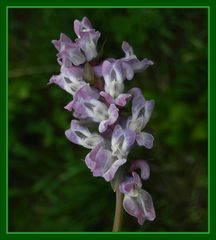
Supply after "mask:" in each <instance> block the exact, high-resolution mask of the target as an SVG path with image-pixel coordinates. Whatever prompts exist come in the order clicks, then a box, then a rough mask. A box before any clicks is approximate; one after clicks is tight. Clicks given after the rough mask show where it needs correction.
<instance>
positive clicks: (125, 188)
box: [119, 172, 142, 197]
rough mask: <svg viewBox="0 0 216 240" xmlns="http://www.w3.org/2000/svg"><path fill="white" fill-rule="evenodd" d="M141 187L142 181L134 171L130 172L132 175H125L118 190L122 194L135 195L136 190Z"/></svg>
mask: <svg viewBox="0 0 216 240" xmlns="http://www.w3.org/2000/svg"><path fill="white" fill-rule="evenodd" d="M141 187H142V182H141V179H140V177H139V175H138V174H137V173H136V172H132V176H130V177H126V178H125V179H124V180H123V181H122V182H121V183H120V185H119V191H120V192H121V193H123V194H127V195H129V196H133V197H136V196H137V195H138V191H139V190H140V189H141Z"/></svg>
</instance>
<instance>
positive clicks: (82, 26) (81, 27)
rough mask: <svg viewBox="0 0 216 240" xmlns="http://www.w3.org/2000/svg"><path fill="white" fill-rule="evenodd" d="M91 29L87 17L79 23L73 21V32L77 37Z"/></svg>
mask: <svg viewBox="0 0 216 240" xmlns="http://www.w3.org/2000/svg"><path fill="white" fill-rule="evenodd" d="M92 29H93V28H92V24H91V22H90V21H89V19H88V18H87V17H83V19H82V20H81V21H79V20H77V19H76V20H75V21H74V32H75V33H76V35H77V37H80V36H81V34H82V33H84V32H88V31H90V30H92Z"/></svg>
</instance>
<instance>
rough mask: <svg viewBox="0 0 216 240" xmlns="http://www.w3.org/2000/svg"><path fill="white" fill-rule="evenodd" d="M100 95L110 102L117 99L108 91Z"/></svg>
mask: <svg viewBox="0 0 216 240" xmlns="http://www.w3.org/2000/svg"><path fill="white" fill-rule="evenodd" d="M100 95H101V96H102V97H103V98H104V99H105V101H106V102H107V103H108V104H115V99H114V98H113V97H112V96H111V95H110V94H109V93H107V92H104V91H102V92H100Z"/></svg>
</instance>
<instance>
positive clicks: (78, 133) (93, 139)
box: [65, 120, 102, 149]
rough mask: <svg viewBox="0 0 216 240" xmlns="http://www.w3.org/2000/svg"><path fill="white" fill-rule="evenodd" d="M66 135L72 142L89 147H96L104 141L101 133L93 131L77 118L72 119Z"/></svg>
mask: <svg viewBox="0 0 216 240" xmlns="http://www.w3.org/2000/svg"><path fill="white" fill-rule="evenodd" d="M65 135H66V137H67V138H68V139H69V140H70V141H71V142H73V143H75V144H78V145H81V146H83V147H85V148H89V149H92V148H94V147H95V146H96V145H98V143H100V142H101V141H102V137H101V136H100V135H99V134H97V133H91V132H90V131H89V129H88V128H86V127H85V126H83V125H82V124H81V123H80V122H79V121H77V120H72V121H71V126H70V129H68V130H66V131H65Z"/></svg>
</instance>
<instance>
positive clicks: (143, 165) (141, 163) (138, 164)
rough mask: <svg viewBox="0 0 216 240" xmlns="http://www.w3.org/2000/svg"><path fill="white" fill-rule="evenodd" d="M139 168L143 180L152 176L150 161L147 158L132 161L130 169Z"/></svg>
mask: <svg viewBox="0 0 216 240" xmlns="http://www.w3.org/2000/svg"><path fill="white" fill-rule="evenodd" d="M137 169H140V170H141V178H142V179H143V180H146V179H148V178H149V176H150V168H149V165H148V163H147V162H146V161H145V160H136V161H132V163H131V166H130V171H132V172H133V171H135V170H137Z"/></svg>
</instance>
